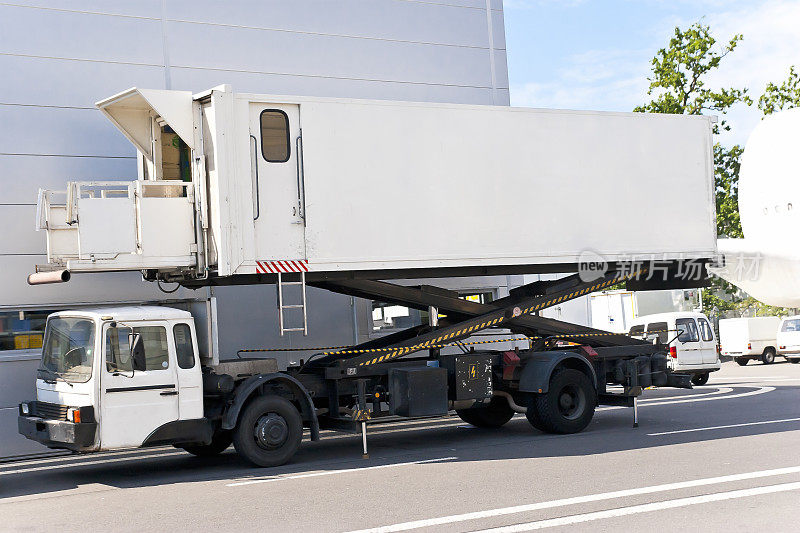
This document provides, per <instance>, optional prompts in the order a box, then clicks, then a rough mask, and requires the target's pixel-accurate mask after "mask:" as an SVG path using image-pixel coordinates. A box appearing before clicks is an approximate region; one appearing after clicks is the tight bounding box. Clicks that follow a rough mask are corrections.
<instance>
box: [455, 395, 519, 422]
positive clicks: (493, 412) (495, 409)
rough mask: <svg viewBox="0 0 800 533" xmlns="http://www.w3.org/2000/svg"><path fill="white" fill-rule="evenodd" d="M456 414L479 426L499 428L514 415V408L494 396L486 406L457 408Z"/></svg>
mask: <svg viewBox="0 0 800 533" xmlns="http://www.w3.org/2000/svg"><path fill="white" fill-rule="evenodd" d="M456 414H457V415H458V416H459V418H461V420H463V421H464V422H466V423H467V424H472V425H473V426H475V427H479V428H499V427H500V426H502V425H503V424H505V423H506V422H508V421H509V420H511V417H513V416H514V410H513V409H511V407H510V406H509V405H508V401H507V400H506V399H505V398H502V397H500V396H495V397H493V398H492V399H491V401H490V402H489V405H487V406H486V407H476V408H474V409H457V410H456Z"/></svg>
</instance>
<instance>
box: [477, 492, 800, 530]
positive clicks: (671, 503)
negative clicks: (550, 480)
mask: <svg viewBox="0 0 800 533" xmlns="http://www.w3.org/2000/svg"><path fill="white" fill-rule="evenodd" d="M790 490H800V481H795V482H793V483H782V484H780V485H768V486H766V487H756V488H753V489H739V490H731V491H728V492H717V493H715V494H706V495H704V496H691V497H689V498H678V499H676V500H667V501H663V502H653V503H645V504H642V505H632V506H630V507H620V508H618V509H609V510H607V511H596V512H593V513H584V514H577V515H571V516H563V517H561V518H551V519H549V520H538V521H536V522H528V523H526V524H516V525H513V526H504V527H496V528H491V529H482V530H479V531H476V532H475V533H518V532H520V531H533V530H536V529H544V528H548V527H556V526H565V525H570V524H580V523H584V522H591V521H593V520H603V519H606V518H616V517H619V516H628V515H632V514H639V513H649V512H653V511H663V510H664V509H675V508H677V507H687V506H689V505H698V504H701V503H711V502H719V501H723V500H733V499H736V498H748V497H752V496H760V495H763V494H773V493H775V492H786V491H790Z"/></svg>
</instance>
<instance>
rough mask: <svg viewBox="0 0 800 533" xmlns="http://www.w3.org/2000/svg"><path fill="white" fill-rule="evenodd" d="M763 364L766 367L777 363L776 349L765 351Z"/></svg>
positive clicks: (762, 355)
mask: <svg viewBox="0 0 800 533" xmlns="http://www.w3.org/2000/svg"><path fill="white" fill-rule="evenodd" d="M761 362H762V363H764V364H765V365H771V364H772V363H774V362H775V349H774V348H767V349H766V350H764V353H763V354H761Z"/></svg>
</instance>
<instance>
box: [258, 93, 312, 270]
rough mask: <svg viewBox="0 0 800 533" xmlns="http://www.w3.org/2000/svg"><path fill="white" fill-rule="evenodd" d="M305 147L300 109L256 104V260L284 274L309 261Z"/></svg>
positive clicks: (282, 105)
mask: <svg viewBox="0 0 800 533" xmlns="http://www.w3.org/2000/svg"><path fill="white" fill-rule="evenodd" d="M302 148H303V143H302V138H301V135H300V106H299V105H296V104H265V103H259V104H250V156H251V179H252V188H253V219H254V226H255V236H254V237H255V244H256V259H257V260H258V261H280V262H281V263H278V267H279V268H280V267H283V268H285V270H283V271H294V272H297V271H299V269H301V268H302V266H301V265H302V260H305V259H306V246H305V201H304V196H305V194H304V190H303V187H304V184H303V181H304V180H303V161H302ZM287 260H288V261H289V263H286V261H287ZM298 260H299V261H298Z"/></svg>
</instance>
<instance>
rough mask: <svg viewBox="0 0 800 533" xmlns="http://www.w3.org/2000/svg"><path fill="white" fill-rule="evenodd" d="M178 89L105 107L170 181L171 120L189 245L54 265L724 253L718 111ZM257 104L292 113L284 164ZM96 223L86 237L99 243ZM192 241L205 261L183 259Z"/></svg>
mask: <svg viewBox="0 0 800 533" xmlns="http://www.w3.org/2000/svg"><path fill="white" fill-rule="evenodd" d="M164 93H166V94H164ZM171 93H172V92H171V91H139V90H136V89H132V90H130V91H126V92H125V93H121V94H120V95H117V96H115V97H112V98H110V99H107V100H105V101H103V102H101V103H100V104H98V106H99V107H100V108H101V109H102V110H103V111H104V112H105V113H106V115H107V116H108V117H109V118H110V119H111V120H112V121H113V122H114V123H115V124H116V125H117V126H118V127H119V128H120V129H121V130H122V131H123V132H124V133H125V134H126V136H127V137H128V138H129V139H130V140H131V142H133V143H134V144H135V145H136V146H137V148H138V149H139V151H140V153H141V154H142V157H143V158H144V159H143V160H144V161H145V163H144V164H143V165H140V167H142V171H141V172H140V179H144V178H151V179H152V178H153V177H156V178H158V176H160V175H161V171H160V170H159V167H158V165H159V164H160V163H159V162H160V161H161V156H160V152H159V149H160V146H161V141H159V142H155V141H154V142H152V143H150V144H148V141H147V139H148V138H150V137H148V131H151V130H153V131H154V128H155V129H158V127H159V126H157V125H161V127H163V125H164V124H165V123H166V124H167V125H170V126H171V127H172V129H173V130H174V131H175V133H176V134H178V135H179V136H180V137H181V139H183V140H184V141H186V144H187V145H189V147H190V148H191V150H192V165H193V166H192V173H193V178H192V179H193V180H196V181H200V182H202V183H200V186H197V185H195V186H194V187H190V190H188V191H187V193H186V194H185V197H186V199H193V201H194V202H195V203H196V205H197V210H198V211H200V212H199V213H198V214H197V215H196V216H195V217H194V218H193V219H192V220H188V219H189V217H188V215H187V216H184V218H186V219H187V220H186V221H184V223H183V224H178V223H177V222H176V221H174V220H170V221H169V224H164V225H163V231H164V232H165V234H168V235H173V234H174V235H186V236H189V237H188V238H189V239H190V240H192V242H190V243H187V245H185V246H180V247H179V246H174V248H176V250H174V251H173V250H164V249H158V250H154V249H152V248H151V249H150V250H151V251H148V250H147V247H146V243H141V242H138V243H133V244H136V245H137V246H138V248H136V250H137V251H136V252H135V254H138V255H139V257H138V260H131V259H130V258H127V259H126V257H125V256H126V255H129V254H124V253H122V254H119V255H117V256H115V257H114V258H109V257H108V256H102V254H100V253H99V251H98V253H93V251H92V250H84V249H83V248H81V256H80V257H76V258H74V259H71V258H70V256H69V254H68V253H65V254H62V255H61V257H60V258H56V260H55V261H53V258H52V257H51V262H59V261H60V262H61V263H63V262H65V261H64V260H65V259H66V260H69V261H70V262H69V266H70V268H71V269H73V270H81V269H85V270H117V269H123V270H124V269H133V268H134V267H135V269H141V268H147V267H148V264H146V263H148V262H149V263H150V266H151V267H152V268H158V269H161V270H162V271H164V270H168V269H169V265H170V263H173V268H175V269H183V271H184V272H185V271H186V270H187V269H188V270H191V269H197V270H198V271H199V272H200V273H201V274H202V273H203V272H205V265H206V264H208V266H209V267H210V272H211V273H212V274H214V275H218V276H231V275H239V274H256V273H273V272H278V271H300V270H307V271H311V272H342V271H346V272H355V273H356V274H355V275H356V276H357V275H358V274H357V273H358V272H365V271H372V272H375V271H392V270H407V271H408V273H409V274H418V273H421V272H423V271H425V269H428V271H429V272H430V271H432V270H436V269H444V268H450V269H453V270H449V271H447V272H448V274H447V275H459V271H458V269H465V268H480V267H494V268H500V269H503V268H506V267H516V268H517V269H518V270H517V271H519V269H520V268H521V269H527V270H528V271H536V268H534V267H536V266H541V265H547V266H548V268H549V269H550V271H553V272H566V271H569V270H574V265H575V264H576V263H578V262H579V261H580V260H581V258H582V255H583V254H586V253H587V252H588V251H591V252H594V253H595V254H599V255H600V256H602V257H603V258H604V259H605V260H608V261H630V260H632V259H634V258H636V259H640V260H651V259H655V260H675V259H695V258H697V259H701V258H711V257H713V256H714V254H715V252H716V230H715V211H714V196H713V183H714V180H713V166H712V140H711V120H710V119H709V118H708V117H701V116H677V115H658V114H643V113H602V112H585V111H553V110H536V109H522V108H508V107H491V106H470V105H451V104H421V103H397V102H388V101H367V100H347V99H323V98H306V97H293V96H267V95H253V94H234V93H232V92H230V89H229V88H228V87H227V86H223V87H222V88H221V89H215V90H212V91H209V92H207V93H203V94H201V95H194V97H193V99H192V100H191V101H190V100H189V98H188V95H187V93H177V92H176V94H174V95H173V94H171ZM264 112H270V113H281V114H283V115H285V116H286V121H287V123H288V125H289V131H288V139H287V143H288V157H287V158H286V159H283V160H280V161H267V158H266V157H265V156H264V153H263V152H262V150H261V149H260V148H261V142H262V139H261V135H262V131H261V124H260V117H261V115H262V113H264ZM154 125H156V126H154ZM148 128H149V129H148ZM163 134H164V132H163V131H161V132H157V133H155V134H153V135H155V138H156V139H160V138H161V137H160V135H163ZM151 146H153V147H155V148H154V149H152V150H151ZM148 154H149V155H148ZM148 169H149V170H148ZM164 175H166V174H165V173H164ZM173 183H174V181H173ZM170 200H173V201H172V203H176V202H177V199H174V198H170ZM163 203H164V205H165V208H166V207H167V204H169V203H170V202H163ZM136 216H137V217H139V218H138V219H137V222H136V224H137V225H138V226H139V227H143V226H146V225H147V224H148V222H147V221H145V220H143V218H142V217H149V218H154V219H155V218H158V219H159V220H160V219H161V218H160V217H159V215H158V214H157V213H153V212H152V211H151V212H149V213H143V212H138V213H137V215H136ZM78 218H80V217H78ZM42 225H43V226H44V225H46V224H42ZM79 225H80V222H79V223H78V226H79ZM206 225H207V226H208V228H207V231H206V233H204V230H202V229H201V228H202V227H203V226H206ZM62 226H63V224H62ZM178 227H180V230H179V231H176V230H173V229H172V228H178ZM192 228H194V229H192ZM73 229H74V226H69V230H73ZM69 230H68V231H69ZM98 232H102V228H97V229H96V231H94V230H93V231H91V232H88V234H91V235H95V238H96V240H97V241H98V242H104V240H103V239H102V238H101V237H102V236H97V235H96V234H97V233H98ZM144 237H146V236H144ZM144 237H141V238H144ZM203 239H205V242H195V241H203ZM69 242H72V241H71V240H70V241H69ZM84 248H85V247H84ZM177 248H180V249H177ZM186 250H195V253H197V254H200V255H201V256H202V255H205V256H207V257H201V256H199V257H198V258H197V259H196V260H187V259H186V256H185V253H186ZM114 251H115V252H116V251H117V250H114ZM204 251H205V252H204ZM87 254H88V255H87ZM142 254H145V256H146V257H145V258H143V256H142ZM90 256H91V257H92V258H93V260H92V261H91V262H90V261H89V260H87V259H85V258H86V257H90ZM554 265H555V266H554ZM561 267H563V268H561ZM462 275H464V274H463V271H462ZM387 277H390V276H387ZM394 277H398V276H394ZM407 277H414V276H412V275H409V276H407Z"/></svg>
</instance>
